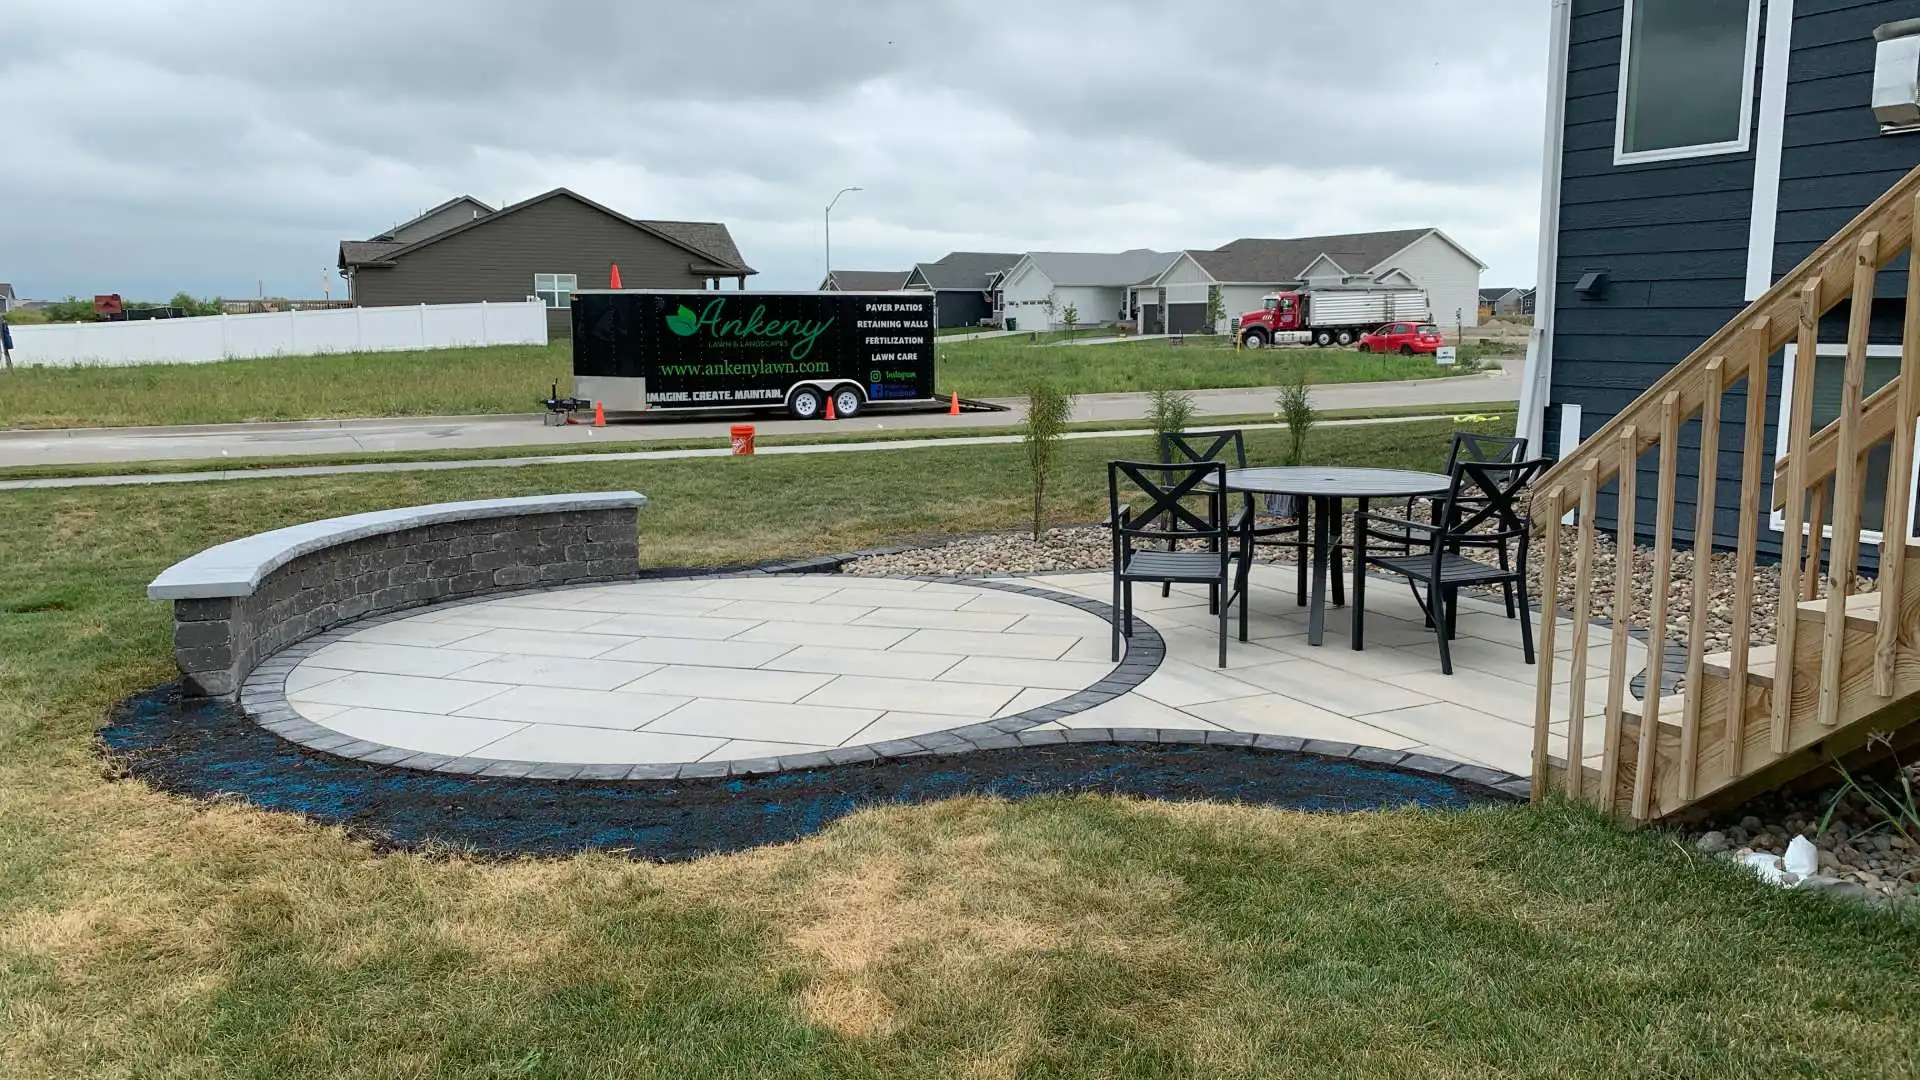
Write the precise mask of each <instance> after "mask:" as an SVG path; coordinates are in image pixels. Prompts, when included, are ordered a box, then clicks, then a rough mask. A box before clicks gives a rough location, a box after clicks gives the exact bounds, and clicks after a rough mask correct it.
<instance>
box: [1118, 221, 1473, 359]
mask: <svg viewBox="0 0 1920 1080" xmlns="http://www.w3.org/2000/svg"><path fill="white" fill-rule="evenodd" d="M1485 269H1486V264H1484V263H1482V262H1481V261H1480V260H1479V259H1476V258H1474V257H1473V255H1472V254H1471V253H1470V252H1468V251H1467V250H1466V249H1465V248H1463V247H1461V246H1460V245H1459V244H1458V243H1456V242H1455V241H1454V240H1453V239H1452V238H1450V237H1448V236H1447V235H1446V234H1445V233H1443V232H1441V231H1440V230H1439V229H1432V228H1428V229H1395V230H1389V231H1384V232H1366V233H1345V234H1341V235H1337V236H1303V237H1293V238H1290V239H1261V238H1255V237H1247V238H1243V239H1239V240H1235V241H1233V242H1231V243H1228V244H1223V245H1221V246H1220V247H1218V248H1215V249H1213V250H1211V251H1198V250H1191V251H1183V252H1181V253H1180V255H1179V257H1178V258H1176V259H1174V260H1173V262H1172V263H1171V264H1170V265H1168V266H1167V267H1166V268H1165V269H1164V270H1163V271H1162V272H1161V273H1160V274H1158V275H1156V276H1155V277H1154V278H1153V279H1151V280H1148V281H1143V282H1141V283H1139V285H1138V286H1136V287H1135V289H1134V290H1133V300H1132V302H1131V303H1130V305H1129V307H1130V309H1137V310H1138V313H1139V321H1140V328H1141V331H1142V332H1143V333H1157V332H1161V330H1162V329H1164V330H1166V331H1170V332H1176V333H1194V332H1197V331H1199V330H1201V329H1202V328H1204V327H1205V326H1206V324H1207V321H1208V320H1207V317H1206V312H1207V307H1208V300H1209V297H1217V298H1218V300H1219V305H1218V309H1219V317H1218V318H1217V319H1215V320H1214V325H1213V330H1214V331H1215V332H1217V333H1226V332H1228V331H1229V329H1230V328H1231V324H1232V321H1233V319H1234V318H1235V317H1237V316H1239V315H1243V314H1245V313H1246V312H1249V311H1254V310H1256V309H1258V308H1259V307H1260V302H1261V298H1262V297H1264V296H1265V295H1266V294H1268V293H1271V292H1275V291H1280V290H1288V289H1301V288H1310V287H1324V286H1336V285H1358V284H1374V283H1378V284H1404V285H1412V286H1414V287H1416V288H1420V289H1424V290H1425V291H1426V293H1427V298H1428V301H1429V302H1430V303H1431V305H1432V307H1433V316H1434V318H1435V319H1437V320H1439V321H1440V322H1443V323H1452V322H1455V321H1456V320H1457V321H1459V322H1463V323H1465V324H1466V325H1468V326H1474V325H1478V323H1479V311H1480V304H1479V289H1480V272H1481V271H1482V270H1485Z"/></svg>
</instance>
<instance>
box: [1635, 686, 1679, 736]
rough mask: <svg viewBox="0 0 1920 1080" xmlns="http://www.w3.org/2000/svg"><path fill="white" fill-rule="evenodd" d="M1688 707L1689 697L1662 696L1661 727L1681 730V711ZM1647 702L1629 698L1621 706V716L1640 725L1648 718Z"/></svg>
mask: <svg viewBox="0 0 1920 1080" xmlns="http://www.w3.org/2000/svg"><path fill="white" fill-rule="evenodd" d="M1686 707H1687V695H1685V694H1662V695H1661V697H1660V726H1661V727H1671V728H1673V729H1675V730H1676V731H1677V730H1679V727H1680V724H1679V719H1680V714H1681V711H1682V710H1684V709H1685V708H1686ZM1645 710H1646V702H1644V701H1639V700H1636V699H1634V698H1628V699H1627V700H1626V701H1625V702H1624V703H1623V704H1622V705H1621V706H1620V715H1621V716H1624V717H1626V718H1627V719H1629V720H1632V721H1634V722H1635V723H1639V722H1640V721H1641V720H1642V719H1644V718H1645V717H1646V711H1645Z"/></svg>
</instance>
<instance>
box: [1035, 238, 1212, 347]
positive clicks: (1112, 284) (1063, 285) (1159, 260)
mask: <svg viewBox="0 0 1920 1080" xmlns="http://www.w3.org/2000/svg"><path fill="white" fill-rule="evenodd" d="M1174 257H1175V256H1174V253H1173V252H1168V251H1149V250H1148V249H1146V248H1134V249H1132V250H1129V251H1119V252H1112V253H1106V252H1085V251H1029V252H1027V253H1026V254H1025V255H1022V256H1020V259H1019V261H1018V262H1016V263H1014V264H1013V266H1012V267H1010V268H1009V269H1008V270H1007V272H1006V274H1005V275H1004V276H1003V277H1002V278H1001V279H1000V289H999V291H1000V296H1001V301H1002V309H1001V310H1002V313H1003V314H1002V325H1007V323H1008V322H1009V321H1011V323H1012V324H1013V328H1015V329H1020V330H1045V329H1048V328H1050V327H1058V326H1062V325H1064V323H1065V319H1064V316H1065V313H1066V310H1067V306H1068V305H1069V304H1071V305H1072V306H1073V310H1074V313H1075V315H1077V316H1078V320H1077V321H1078V324H1079V325H1081V326H1098V325H1103V324H1106V323H1114V322H1120V321H1123V320H1125V319H1127V318H1129V317H1130V315H1131V312H1130V311H1129V309H1128V300H1129V297H1130V296H1131V294H1132V290H1133V287H1134V286H1135V285H1137V284H1138V283H1139V282H1141V281H1144V280H1147V279H1150V278H1153V277H1155V276H1157V275H1158V274H1159V273H1160V272H1161V271H1163V270H1165V269H1166V268H1167V264H1168V263H1170V262H1172V261H1173V260H1174Z"/></svg>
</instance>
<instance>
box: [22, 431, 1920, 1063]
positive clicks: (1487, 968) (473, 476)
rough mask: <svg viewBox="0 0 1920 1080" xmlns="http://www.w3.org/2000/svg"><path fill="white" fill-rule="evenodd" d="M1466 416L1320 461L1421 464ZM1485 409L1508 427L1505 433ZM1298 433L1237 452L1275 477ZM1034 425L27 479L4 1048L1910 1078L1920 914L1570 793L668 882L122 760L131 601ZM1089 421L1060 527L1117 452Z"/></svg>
mask: <svg viewBox="0 0 1920 1080" xmlns="http://www.w3.org/2000/svg"><path fill="white" fill-rule="evenodd" d="M1455 426H1456V425H1454V424H1452V423H1450V422H1434V423H1429V424H1406V425H1395V426H1392V427H1360V428H1329V429H1324V430H1322V431H1318V432H1316V433H1315V434H1314V436H1313V438H1312V441H1311V443H1310V457H1311V460H1313V461H1317V462H1332V461H1339V462H1342V463H1346V464H1374V465H1381V466H1391V467H1412V468H1428V469H1431V468H1436V467H1438V466H1439V464H1440V462H1441V459H1442V458H1443V457H1444V455H1445V447H1446V436H1447V434H1448V433H1449V432H1450V431H1451V430H1453V428H1454V427H1455ZM1486 427H1487V429H1488V430H1504V428H1500V427H1498V426H1497V425H1486ZM1283 438H1284V433H1282V432H1277V431H1258V432H1252V433H1250V440H1249V441H1250V444H1251V446H1250V450H1251V453H1252V454H1253V456H1254V457H1255V459H1256V460H1274V459H1276V458H1277V456H1278V454H1279V453H1280V449H1281V440H1282V439H1283ZM1020 450H1021V448H1020V447H1018V446H986V447H958V446H956V447H927V448H917V449H909V450H902V451H900V452H899V453H893V454H847V455H828V456H805V455H792V456H784V457H760V458H752V459H727V460H680V461H650V462H600V463H581V464H570V465H559V466H554V467H553V468H552V469H551V470H542V471H540V472H538V473H529V472H527V471H525V470H516V469H476V470H472V471H463V472H457V473H418V474H399V475H382V476H377V477H370V476H341V477H321V478H311V479H298V480H274V479H260V480H249V481H237V482H235V483H234V484H221V485H204V486H202V485H180V486H167V487H152V488H120V489H115V490H113V491H111V492H109V491H100V490H85V489H82V490H68V491H45V492H33V491H30V492H15V493H10V494H9V496H8V498H7V499H5V500H0V551H5V552H7V558H6V559H4V560H0V1074H4V1075H6V1076H8V1077H9V1078H13V1077H19V1078H21V1080H51V1078H54V1077H61V1078H65V1077H72V1076H82V1075H178V1076H188V1075H192V1076H202V1075H204V1076H263V1077H264V1076H330V1077H335V1076H337V1077H352V1078H357V1077H393V1076H408V1077H427V1078H442V1077H448V1078H451V1077H467V1076H492V1077H561V1076H581V1075H608V1076H657V1077H737V1076H763V1075H764V1076H783V1077H784V1076H797V1077H822V1078H826V1077H834V1078H838V1077H926V1078H935V1077H947V1076H956V1075H1029V1076H1112V1077H1120V1078H1129V1080H1131V1078H1135V1077H1138V1078H1142V1080H1145V1078H1161V1077H1168V1078H1171V1077H1192V1076H1254V1075H1262V1076H1283V1077H1289V1076H1297V1077H1314V1078H1319V1077H1406V1078H1415V1077H1447V1078H1460V1080H1466V1078H1476V1080H1477V1078H1479V1077H1485V1076H1506V1075H1511V1076H1520V1075H1527V1076H1535V1075H1545V1076H1561V1077H1576V1078H1578V1077H1596V1078H1602V1077H1604V1078H1612V1077H1618V1076H1626V1075H1668V1076H1714V1077H1773V1076H1780V1075H1793V1076H1836V1077H1839V1076H1846V1077H1898V1076H1911V1075H1914V1073H1915V1071H1916V1069H1920V1057H1917V1056H1916V1055H1920V1039H1916V1038H1915V1033H1916V1030H1920V999H1917V998H1916V997H1915V995H1913V993H1912V987H1911V980H1912V972H1913V963H1914V958H1915V955H1916V950H1920V918H1916V917H1915V915H1914V913H1912V912H1909V913H1907V914H1905V915H1896V916H1883V915H1879V914H1875V913H1873V912H1869V911H1866V910H1863V909H1855V908H1850V907H1846V906H1843V905H1841V904H1838V903H1835V902H1832V901H1830V900H1828V899H1827V898H1825V897H1821V896H1807V895H1802V894H1798V893H1787V892H1782V891H1779V890H1773V889H1769V888H1766V887H1764V886H1761V885H1759V884H1758V883H1756V882H1754V881H1752V880H1751V879H1750V878H1747V877H1745V876H1744V875H1743V874H1742V873H1741V872H1740V871H1738V870H1736V869H1734V868H1732V867H1728V866H1726V865H1724V864H1721V863H1719V862H1717V861H1714V860H1709V859H1704V858H1699V857H1696V856H1694V855H1692V854H1691V853H1690V852H1689V851H1687V850H1686V849H1684V848H1682V847H1680V846H1679V845H1676V844H1674V843H1672V842H1670V841H1669V840H1667V839H1666V838H1665V837H1663V836H1662V835H1661V834H1659V833H1658V832H1655V831H1651V830H1649V831H1644V832H1640V833H1627V832H1623V831H1620V830H1617V829H1615V828H1613V827H1612V826H1609V825H1606V824H1604V823H1602V822H1600V821H1598V820H1597V819H1595V818H1594V817H1592V816H1591V815H1589V814H1587V813H1585V812H1580V811H1575V810H1571V809H1569V808H1566V807H1564V806H1561V805H1559V804H1554V803H1549V804H1543V805H1541V806H1534V807H1524V806H1523V807H1514V808H1509V809H1501V810H1487V811H1477V812H1468V813H1431V812H1417V811H1394V812H1387V813H1376V814H1360V815H1319V814H1314V815H1302V814H1282V813H1276V812H1271V811H1262V810H1256V809H1247V808H1242V807H1235V806H1231V805H1212V804H1206V805H1192V806H1179V805H1171V804H1154V803H1144V802H1134V801H1125V800H1114V799H1106V798H1097V797H1056V798H1045V799H1037V800H1030V801H1024V802H1019V803H1003V802H997V801H992V800H982V799H961V800H953V801H949V802H945V803H940V804H934V805H929V806H921V807H913V808H900V807H888V808H880V809H876V810H871V811H868V812H865V813H862V814H859V815H856V816H855V817H853V818H849V819H846V820H844V821H842V822H840V823H838V824H836V825H835V826H833V827H832V828H830V829H829V830H828V831H827V832H826V833H825V834H824V835H822V836H819V837H816V838H814V839H811V840H808V841H805V842H803V843H799V844H792V845H785V846H781V847H776V848H771V849H766V850H764V851H760V852H754V853H749V854H746V855H742V856H736V857H729V858H721V859H711V860H704V861H702V862H698V863H692V864H686V865H680V866H673V867H655V866H650V865H645V864H635V863H631V862H629V861H627V860H624V859H621V858H619V857H617V856H589V857H583V858H578V859H571V860H561V861H552V862H501V863H480V862H474V861H471V860H468V859H464V858H461V857H458V856H454V855H447V854H441V855H426V854H377V853H375V852H374V851H373V850H372V849H370V848H369V847H367V846H365V845H363V844H361V843H359V842H356V841H354V840H352V839H350V838H348V837H346V836H344V835H343V834H342V833H340V832H339V831H337V830H328V829H320V828H314V827H311V826H307V825H305V824H303V823H301V822H300V821H299V820H298V819H295V818H292V817H290V816H287V815H280V814H273V813H266V812H261V811H257V810H253V809H251V808H248V807H246V806H243V805H238V804H234V803H230V802H229V803H221V804H195V803H188V802H185V801H183V800H178V799H173V798H169V797H166V796H162V795H159V794H157V793H154V792H152V791H150V790H148V789H146V788H145V787H143V786H141V785H139V784H136V783H126V782H113V781H110V780H109V779H107V778H106V777H105V776H104V775H103V770H102V768H101V765H100V762H99V759H98V757H97V756H96V754H95V753H94V751H93V750H92V748H91V739H92V736H93V732H94V731H95V730H96V728H97V727H98V726H99V725H100V723H101V722H102V717H103V714H104V711H105V710H106V708H107V707H108V706H109V705H110V703H112V702H113V701H115V700H117V699H119V698H121V697H123V696H125V695H126V694H129V693H131V692H134V691H136V690H138V689H140V688H142V687H144V686H148V685H151V684H153V683H157V682H160V681H163V680H165V679H167V678H169V677H171V673H172V661H171V657H170V654H169V634H170V631H169V609H168V606H167V605H165V604H161V603H155V602H151V601H148V600H147V599H146V598H145V595H144V591H143V590H144V586H145V584H146V582H147V581H148V580H149V579H150V578H151V577H152V576H153V575H154V574H155V573H156V572H157V571H159V570H160V569H161V568H163V567H165V566H166V565H167V564H169V563H170V562H172V561H174V560H176V559H179V558H181V557H183V556H185V555H187V554H190V553H191V552H193V551H196V550H199V549H200V548H202V547H205V546H207V545H209V544H213V543H217V542H220V541H223V540H228V539H232V538H235V537H237V536H241V535H245V534H248V533H252V532H257V531H261V530H264V529H270V528H275V527H279V526H284V525H289V524H293V523H296V522H300V521H306V520H311V519H313V518H318V517H327V516H333V515H337V514H347V513H353V512H356V511H361V510H369V509H375V508H380V507H389V506H399V505H406V504H415V503H426V502H437V501H443V500H450V499H465V498H480V497H491V496H509V495H523V494H536V493H540V492H548V491H590V490H605V489H616V488H625V487H632V488H636V489H638V490H641V491H645V492H647V493H648V494H649V495H650V496H651V497H652V500H653V501H652V504H651V505H650V506H649V507H648V508H647V509H646V510H644V511H642V512H641V515H640V521H641V537H642V548H641V549H642V552H643V558H644V559H645V560H646V561H647V562H648V563H650V564H653V565H723V564H729V563H738V562H744V561H749V560H755V559H764V558H772V557H788V556H803V555H810V554H821V553H827V552H832V551H839V550H845V549H847V548H852V547H859V546H866V545H872V544H878V543H882V542H886V541H892V540H899V539H902V538H907V537H912V536H918V535H928V534H935V535H937V534H945V533H952V532H965V531H974V530H981V529H999V528H1011V527H1017V526H1018V525H1019V524H1020V523H1021V522H1022V520H1023V519H1024V517H1025V515H1026V512H1027V506H1026V498H1027V495H1026V485H1025V480H1024V477H1023V476H1022V475H1021V470H1020V461H1021V456H1020ZM1149 453H1150V447H1149V445H1148V440H1147V439H1145V438H1138V439H1132V440H1122V441H1118V442H1116V441H1109V440H1100V441H1082V442H1070V443H1067V444H1065V445H1064V446H1063V447H1062V448H1061V452H1060V474H1059V477H1058V478H1057V479H1056V481H1055V484H1054V488H1053V490H1054V491H1055V492H1056V493H1057V497H1056V499H1055V501H1054V509H1053V518H1054V519H1055V520H1057V521H1062V522H1068V521H1090V520H1093V519H1095V518H1096V517H1097V516H1098V515H1099V514H1100V513H1101V512H1102V511H1103V510H1104V503H1105V495H1104V486H1105V475H1104V464H1103V463H1104V461H1105V460H1106V459H1107V458H1109V457H1114V456H1121V455H1123V454H1124V455H1129V456H1145V455H1147V454H1149Z"/></svg>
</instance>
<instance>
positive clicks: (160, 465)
mask: <svg viewBox="0 0 1920 1080" xmlns="http://www.w3.org/2000/svg"><path fill="white" fill-rule="evenodd" d="M1404 416H1478V417H1488V416H1493V417H1498V418H1502V419H1505V420H1506V421H1508V422H1509V423H1511V421H1512V417H1513V402H1511V401H1483V402H1470V403H1464V404H1453V405H1403V406H1392V407H1387V408H1377V409H1329V410H1327V411H1325V412H1323V413H1321V414H1320V418H1321V419H1323V420H1356V419H1369V418H1372V419H1390V418H1393V417H1404ZM1275 422H1276V421H1275V419H1274V417H1273V415H1272V414H1270V413H1248V414H1241V415H1235V416H1210V417H1201V418H1199V419H1197V420H1196V421H1195V423H1194V425H1193V427H1194V428H1195V429H1196V430H1199V429H1203V428H1227V427H1239V426H1244V425H1249V424H1271V423H1275ZM1146 426H1147V421H1145V420H1092V421H1087V422H1084V423H1078V424H1074V425H1072V430H1074V431H1134V430H1139V429H1142V428H1145V427H1146ZM1020 433H1021V429H1020V428H1019V427H1018V426H1017V425H1001V426H994V427H978V428H960V427H954V428H897V429H893V430H889V431H863V432H852V433H847V434H820V435H762V436H760V437H758V438H757V439H756V440H755V443H756V445H758V446H762V447H766V446H805V445H817V444H824V443H863V442H900V441H905V440H913V439H962V438H970V437H977V436H993V435H1018V434H1020ZM727 444H728V440H727V439H726V438H725V437H722V436H713V437H708V438H677V439H636V440H631V441H624V442H623V441H617V440H606V441H597V442H590V443H568V444H565V445H553V444H550V443H542V444H536V445H532V446H488V447H476V448H472V449H468V450H400V451H368V452H361V453H351V454H311V455H298V454H286V455H280V456H276V457H258V458H179V459H172V460H166V461H128V462H100V463H88V464H56V465H14V466H9V467H5V468H0V480H27V479H36V478H45V477H82V476H150V475H154V474H158V473H189V472H226V471H232V470H249V469H275V468H286V467H290V466H304V465H359V464H365V463H368V462H375V461H484V460H488V459H491V458H512V457H553V456H559V455H568V454H625V453H635V452H643V451H651V450H684V449H689V448H700V447H708V448H711V447H719V446H725V445H727Z"/></svg>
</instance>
